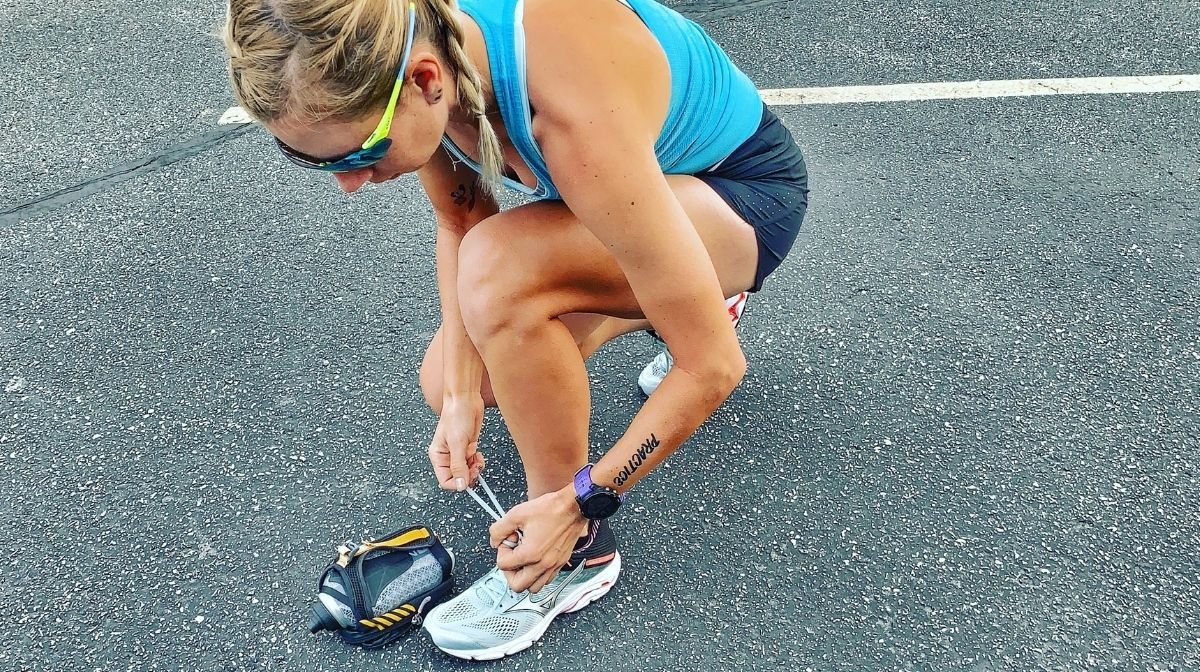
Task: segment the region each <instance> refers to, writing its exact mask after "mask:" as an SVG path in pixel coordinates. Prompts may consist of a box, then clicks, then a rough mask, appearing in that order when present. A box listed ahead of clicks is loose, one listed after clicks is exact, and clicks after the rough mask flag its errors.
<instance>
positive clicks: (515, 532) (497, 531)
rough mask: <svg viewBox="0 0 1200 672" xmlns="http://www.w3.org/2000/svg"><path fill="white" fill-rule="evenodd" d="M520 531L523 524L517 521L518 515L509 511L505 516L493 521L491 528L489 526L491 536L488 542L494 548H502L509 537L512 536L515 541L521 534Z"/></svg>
mask: <svg viewBox="0 0 1200 672" xmlns="http://www.w3.org/2000/svg"><path fill="white" fill-rule="evenodd" d="M520 531H521V525H520V523H519V521H517V517H516V516H514V515H513V514H512V512H511V511H509V512H508V514H506V515H505V516H504V517H503V518H501V519H500V520H497V521H496V522H494V523H492V526H491V528H489V532H490V538H489V540H488V543H490V544H491V545H492V548H500V545H501V544H503V543H504V540H505V539H508V538H509V537H512V538H513V540H514V541H515V540H516V539H517V538H518V537H519V536H520V534H519V533H520Z"/></svg>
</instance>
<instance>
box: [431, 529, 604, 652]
mask: <svg viewBox="0 0 1200 672" xmlns="http://www.w3.org/2000/svg"><path fill="white" fill-rule="evenodd" d="M609 558H611V559H607V558H598V559H596V560H593V561H583V560H581V561H579V562H578V563H576V564H575V565H574V566H570V565H567V566H564V567H563V568H562V571H560V572H559V573H558V576H556V577H554V580H553V581H551V582H550V583H548V584H546V586H544V587H543V588H542V589H541V590H539V591H538V592H536V593H531V592H529V591H524V592H520V593H514V592H513V591H511V590H509V588H508V580H507V579H505V578H504V573H503V572H501V571H500V569H499V568H498V567H493V568H492V570H491V571H490V572H488V573H487V574H484V575H483V578H482V579H479V580H478V581H476V582H475V583H474V584H472V585H471V587H470V588H467V589H466V591H464V592H463V593H462V594H460V595H459V596H457V597H455V598H454V599H452V600H449V601H446V602H443V603H441V604H439V605H438V606H436V607H434V608H433V609H432V610H431V611H430V612H429V615H428V616H426V617H425V624H424V625H425V630H426V631H427V632H428V633H429V637H430V638H431V639H433V643H434V644H436V645H437V647H438V648H439V649H441V650H442V651H445V652H446V653H448V654H450V655H452V656H457V657H459V658H464V659H466V660H496V659H497V658H503V657H504V656H508V655H512V654H514V653H517V652H518V651H523V650H525V649H527V648H529V647H530V646H532V645H533V643H534V642H536V641H537V640H538V639H540V638H541V636H542V635H543V634H544V633H545V632H546V628H548V627H549V626H550V622H551V621H553V620H554V617H555V616H558V615H559V614H567V613H571V612H573V611H579V610H580V609H583V608H584V607H586V606H587V605H589V604H591V603H592V602H595V601H596V600H598V599H600V598H601V597H602V596H604V595H605V594H606V593H608V591H609V590H610V589H611V588H612V586H613V584H614V583H616V582H617V576H618V575H619V574H620V573H621V555H620V554H619V553H616V552H614V553H612V554H611V556H609Z"/></svg>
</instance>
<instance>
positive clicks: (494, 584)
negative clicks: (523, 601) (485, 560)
mask: <svg viewBox="0 0 1200 672" xmlns="http://www.w3.org/2000/svg"><path fill="white" fill-rule="evenodd" d="M479 590H480V592H482V593H483V594H485V595H487V596H488V597H491V598H492V599H501V598H504V597H508V596H509V595H516V594H517V593H514V592H513V591H512V590H509V588H508V579H506V578H504V572H501V571H500V568H499V567H496V568H493V569H492V571H491V572H489V573H488V575H487V576H485V577H483V580H482V581H480V582H479Z"/></svg>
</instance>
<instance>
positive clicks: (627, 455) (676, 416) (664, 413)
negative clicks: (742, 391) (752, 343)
mask: <svg viewBox="0 0 1200 672" xmlns="http://www.w3.org/2000/svg"><path fill="white" fill-rule="evenodd" d="M741 362H742V364H741V366H739V367H733V368H731V369H729V370H728V371H727V372H726V373H725V375H724V376H723V377H722V378H718V379H716V380H714V379H713V378H711V377H709V376H708V375H705V376H698V375H696V374H694V373H692V372H690V371H687V370H686V369H682V368H679V367H675V368H673V369H672V370H671V372H670V373H668V374H667V377H666V378H664V379H663V382H662V384H661V385H659V387H658V389H657V390H655V392H654V395H653V396H651V397H650V398H649V399H648V400H647V401H646V403H645V404H644V405H643V406H642V409H641V411H639V412H638V414H637V415H636V416H634V418H633V421H632V422H631V423H630V424H629V428H628V429H627V430H626V431H625V434H624V435H622V436H621V438H620V439H618V440H617V442H616V443H615V444H614V445H613V446H612V448H610V449H609V451H608V452H607V453H606V454H605V455H604V457H603V458H601V459H600V461H599V462H597V463H596V465H595V466H594V467H593V468H592V480H593V481H594V482H595V483H597V484H598V485H603V486H606V487H611V488H613V489H614V490H616V491H617V492H625V491H626V490H628V489H629V488H631V487H633V485H634V484H635V483H637V482H638V481H639V480H641V479H642V478H644V477H645V476H646V474H648V473H650V471H651V470H652V469H654V468H655V467H656V466H657V465H658V464H660V463H661V462H662V461H663V460H665V459H667V457H669V456H670V455H671V453H673V452H674V451H675V450H676V449H677V448H679V446H681V445H682V444H683V443H684V442H685V441H687V439H688V438H689V437H691V435H692V434H694V433H695V431H696V430H697V429H698V428H699V427H700V425H702V424H704V421H705V420H707V419H708V417H709V416H710V415H712V413H713V412H714V411H716V409H717V408H718V407H719V406H720V405H721V404H722V403H723V402H724V401H725V399H726V398H727V397H728V396H729V394H730V393H731V392H732V391H733V388H734V387H735V386H736V385H737V383H738V381H739V380H740V379H741V376H742V374H743V373H744V372H745V365H744V360H741Z"/></svg>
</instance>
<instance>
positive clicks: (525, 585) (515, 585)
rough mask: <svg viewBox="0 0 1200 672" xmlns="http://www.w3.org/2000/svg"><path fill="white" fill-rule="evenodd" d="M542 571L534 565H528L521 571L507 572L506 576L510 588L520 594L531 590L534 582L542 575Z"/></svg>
mask: <svg viewBox="0 0 1200 672" xmlns="http://www.w3.org/2000/svg"><path fill="white" fill-rule="evenodd" d="M541 571H542V570H541V569H539V568H538V567H536V566H534V565H528V566H525V567H522V568H521V569H518V570H515V571H512V572H505V573H504V576H505V578H507V579H508V587H509V589H510V590H512V591H513V592H515V593H520V592H522V591H525V590H529V588H530V586H532V585H533V582H534V581H536V580H537V578H538V577H539V576H540V575H541Z"/></svg>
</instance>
